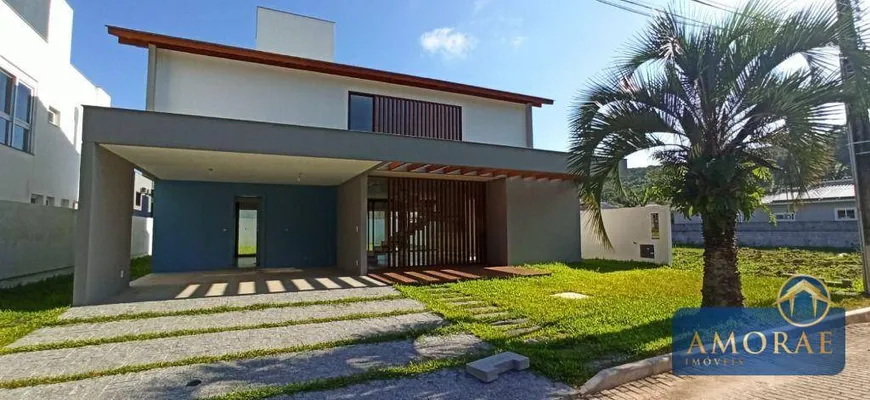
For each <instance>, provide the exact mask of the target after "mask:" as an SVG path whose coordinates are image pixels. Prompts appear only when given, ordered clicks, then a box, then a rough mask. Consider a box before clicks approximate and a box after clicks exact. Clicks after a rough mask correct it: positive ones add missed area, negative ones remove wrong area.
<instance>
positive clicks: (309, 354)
mask: <svg viewBox="0 0 870 400" xmlns="http://www.w3.org/2000/svg"><path fill="white" fill-rule="evenodd" d="M487 347H488V346H487V345H486V344H485V343H484V342H481V341H480V340H479V339H477V338H476V337H474V336H473V335H467V334H461V335H449V336H424V337H422V338H420V339H418V340H416V341H412V340H406V341H396V342H387V343H376V344H363V345H355V346H346V347H338V348H332V349H326V350H315V351H306V352H299V353H290V354H282V355H277V356H269V357H259V358H253V359H248V360H240V361H231V362H221V363H213V364H199V365H188V366H182V367H172V368H165V369H159V370H152V371H145V372H140V373H135V374H125V375H114V376H106V377H101V378H94V379H86V380H82V381H75V382H66V383H59V384H54V385H40V386H34V387H29V388H20V389H13V390H0V399H3V400H5V399H10V400H12V399H22V400H28V399H33V400H37V399H39V400H42V399H69V398H87V399H89V400H102V399H115V398H117V399H122V398H123V399H131V398H136V399H138V400H145V399H180V398H184V399H187V398H193V397H206V396H217V395H221V394H226V393H228V392H230V391H233V390H241V389H253V388H256V387H262V386H270V385H287V384H291V383H297V382H304V381H309V380H314V379H324V378H335V377H340V376H348V375H353V374H358V373H361V372H364V371H366V370H369V369H372V368H378V367H388V366H399V365H405V364H408V363H410V362H412V361H419V360H423V359H441V358H450V357H458V356H461V355H464V354H469V353H473V352H477V351H481V350H483V349H485V348H487ZM194 379H196V380H199V381H200V382H201V383H200V384H199V385H197V386H192V387H191V386H187V383H188V382H190V381H191V380H194Z"/></svg>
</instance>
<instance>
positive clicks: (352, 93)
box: [347, 90, 465, 141]
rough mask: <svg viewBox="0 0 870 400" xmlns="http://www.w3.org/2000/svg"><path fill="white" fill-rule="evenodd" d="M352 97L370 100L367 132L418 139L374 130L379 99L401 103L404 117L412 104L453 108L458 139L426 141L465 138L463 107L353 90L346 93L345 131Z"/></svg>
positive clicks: (458, 139) (348, 125)
mask: <svg viewBox="0 0 870 400" xmlns="http://www.w3.org/2000/svg"><path fill="white" fill-rule="evenodd" d="M353 96H362V97H368V98H370V99H372V127H371V129H370V130H369V131H368V132H373V133H387V134H393V135H401V136H408V137H418V136H414V135H408V134H403V133H398V132H383V131H380V130H377V129H375V127H377V126H378V122H379V121H378V120H377V116H378V109H377V104H378V101H377V99H378V98H381V99H391V100H396V101H400V102H402V103H403V104H402V107H404V110H405V114H406V115H409V113H408V107H409V105H411V104H414V103H416V104H426V105H428V106H430V107H434V108H438V107H444V108H455V109H456V110H457V118H456V120H455V122H456V124H457V128H458V132H457V134H458V137H457V138H454V139H447V138H432V137H427V138H428V139H436V140H453V141H462V140H463V138H464V137H465V135H464V132H463V125H462V122H463V117H462V111H463V110H462V109H463V107H462V106H459V105H456V104H447V103H437V102H434V101H427V100H418V99H411V98H407V97H396V96H386V95H381V94H375V93H366V92H357V91H353V90H349V91H348V92H347V129H348V130H351V129H350V104H351V97H353ZM418 118H419V115H418Z"/></svg>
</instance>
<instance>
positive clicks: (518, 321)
mask: <svg viewBox="0 0 870 400" xmlns="http://www.w3.org/2000/svg"><path fill="white" fill-rule="evenodd" d="M527 322H529V319H528V318H514V319H506V320H502V321H496V322H493V323H492V324H490V325H492V326H510V325H520V324H524V323H527Z"/></svg>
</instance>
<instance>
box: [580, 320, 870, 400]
mask: <svg viewBox="0 0 870 400" xmlns="http://www.w3.org/2000/svg"><path fill="white" fill-rule="evenodd" d="M868 366H870V324H857V325H850V326H848V327H847V328H846V368H845V369H844V370H843V372H841V373H840V374H838V375H833V376H684V377H680V376H675V375H673V374H671V373H667V374H661V375H656V376H652V377H649V378H646V379H642V380H639V381H636V382H631V383H627V384H625V385H622V386H619V387H616V388H613V389H611V390H605V391H603V392H601V393H598V394H595V395H591V396H586V397H581V398H582V399H590V400H591V399H602V400H604V399H614V400H615V399H622V400H659V399H661V400H664V399H685V400H701V399H704V400H733V399H771V400H775V399H783V400H785V399H789V400H791V399H843V400H858V399H867V398H870V395H868V393H867V389H866V387H867V382H870V368H868Z"/></svg>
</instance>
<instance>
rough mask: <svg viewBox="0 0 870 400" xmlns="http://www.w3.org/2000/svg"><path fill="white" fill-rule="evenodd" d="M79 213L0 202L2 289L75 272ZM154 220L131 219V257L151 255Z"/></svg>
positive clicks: (0, 286)
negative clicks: (76, 228)
mask: <svg viewBox="0 0 870 400" xmlns="http://www.w3.org/2000/svg"><path fill="white" fill-rule="evenodd" d="M77 213H78V211H77V210H74V209H71V208H62V207H49V206H42V205H34V204H28V203H20V202H12V201H3V200H0V288H6V287H12V286H17V285H22V284H26V283H31V282H37V281H41V280H43V279H47V278H50V277H53V276H59V275H69V274H72V273H73V264H74V263H75V262H74V260H75V235H74V233H75V226H76V214H77ZM152 232H153V231H152V219H151V218H145V217H138V216H133V217H132V227H131V236H132V240H131V243H130V255H131V256H132V257H142V256H147V255H150V254H151V237H152Z"/></svg>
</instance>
